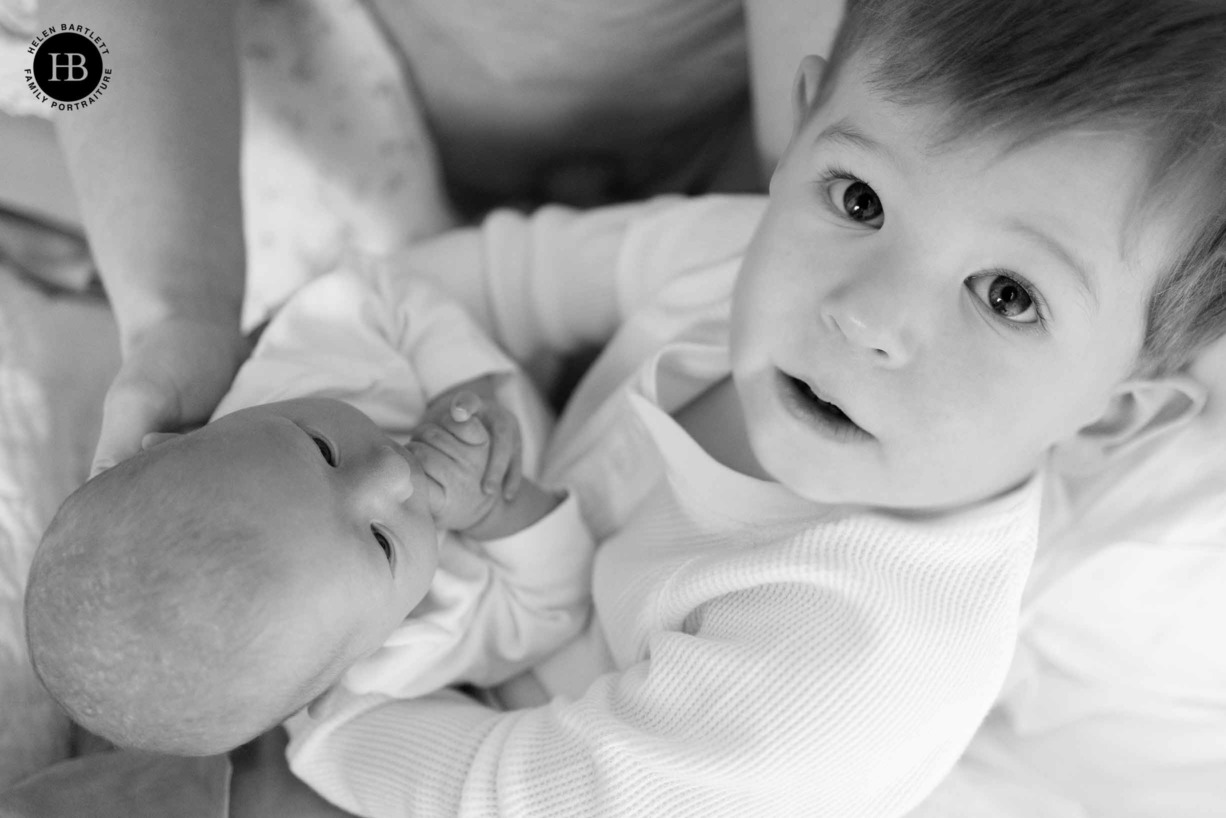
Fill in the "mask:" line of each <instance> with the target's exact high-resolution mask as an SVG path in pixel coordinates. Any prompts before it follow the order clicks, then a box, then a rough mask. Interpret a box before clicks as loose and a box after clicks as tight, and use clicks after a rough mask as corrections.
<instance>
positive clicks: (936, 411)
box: [732, 60, 1173, 509]
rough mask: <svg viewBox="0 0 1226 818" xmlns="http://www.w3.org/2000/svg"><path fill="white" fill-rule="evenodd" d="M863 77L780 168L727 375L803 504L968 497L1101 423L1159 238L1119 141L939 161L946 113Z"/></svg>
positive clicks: (959, 149) (752, 430) (938, 501)
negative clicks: (882, 91) (887, 95)
mask: <svg viewBox="0 0 1226 818" xmlns="http://www.w3.org/2000/svg"><path fill="white" fill-rule="evenodd" d="M864 76H865V70H864V68H863V67H862V66H859V65H857V64H856V62H855V61H854V60H853V61H852V62H850V63H849V64H848V65H846V66H845V68H844V70H843V71H842V72H840V75H839V79H838V80H837V83H836V87H835V88H834V89H833V92H832V93H831V95H830V97H829V98H828V99H827V100H826V102H825V103H824V104H823V106H822V107H821V108H820V109H819V110H818V111H816V112H815V113H814V114H813V115H812V116H811V117H810V118H809V120H808V121H807V122H806V123H805V125H804V126H803V127H802V128H801V129H800V130H799V131H798V133H797V135H796V137H795V138H794V139H793V142H792V144H791V146H790V148H789V150H788V153H787V155H786V156H785V157H784V159H783V161H782V162H781V164H780V166H779V168H778V169H777V171H776V173H775V176H774V179H773V180H772V183H771V200H770V205H769V207H768V209H767V213H766V216H765V218H764V220H763V222H762V224H761V225H760V227H759V229H758V232H757V233H756V235H755V237H754V240H753V242H752V244H751V246H750V249H749V252H748V254H747V256H746V259H745V263H744V267H743V269H742V272H741V275H740V278H739V279H738V283H737V288H736V292H735V295H734V300H733V317H732V321H733V327H732V357H733V377H734V380H735V383H736V387H737V393H738V395H739V397H740V401H741V405H742V409H743V411H744V414H745V417H746V424H747V428H748V430H749V435H750V440H751V443H752V446H753V449H754V453H755V455H756V456H757V458H758V460H759V462H760V463H761V465H762V466H763V467H764V468H765V470H766V471H767V472H769V473H770V474H771V475H772V476H774V477H775V478H776V479H778V480H779V481H780V482H783V483H784V484H786V485H788V486H789V487H791V488H792V489H793V490H795V491H797V492H798V493H800V494H801V495H803V496H806V497H810V498H812V499H814V500H818V501H822V502H844V503H863V504H869V505H874V506H883V507H894V508H923V509H938V508H942V507H947V506H953V505H958V504H964V503H967V502H971V501H974V500H977V499H982V498H985V497H989V496H992V495H994V494H996V493H999V492H1001V491H1003V490H1006V489H1008V488H1010V487H1012V486H1014V485H1017V484H1018V483H1019V482H1021V481H1023V480H1024V479H1025V478H1026V477H1027V476H1028V475H1029V474H1031V473H1032V472H1033V471H1034V470H1035V468H1036V467H1037V466H1038V464H1039V463H1040V462H1041V459H1042V458H1043V456H1044V453H1045V452H1047V451H1048V450H1049V449H1050V448H1051V447H1052V446H1053V444H1056V443H1057V442H1059V441H1063V440H1066V439H1068V438H1070V437H1072V436H1073V435H1074V434H1075V433H1076V432H1077V431H1078V430H1079V429H1081V428H1083V427H1085V426H1087V425H1090V424H1092V423H1094V422H1095V421H1096V420H1097V419H1098V418H1099V417H1100V416H1101V415H1102V413H1103V411H1104V409H1105V408H1106V407H1107V406H1108V404H1109V401H1110V400H1111V398H1112V397H1113V395H1114V394H1115V393H1116V390H1117V388H1118V386H1119V384H1120V383H1121V381H1123V380H1124V379H1125V378H1126V376H1127V375H1128V373H1129V372H1130V370H1131V369H1132V367H1133V366H1134V363H1135V361H1136V359H1137V354H1138V351H1139V349H1140V345H1141V341H1142V336H1143V329H1144V319H1145V315H1144V311H1145V305H1146V301H1147V297H1148V294H1149V292H1150V290H1151V288H1152V286H1153V285H1154V283H1155V280H1156V277H1157V271H1158V270H1159V269H1160V265H1161V263H1162V262H1163V261H1164V256H1163V248H1164V247H1170V246H1173V242H1172V241H1171V238H1172V235H1173V234H1172V232H1171V231H1170V230H1168V229H1167V228H1166V227H1165V226H1162V225H1158V224H1153V223H1150V224H1146V223H1142V222H1141V220H1140V219H1133V218H1132V213H1131V211H1130V207H1132V206H1133V205H1134V203H1135V197H1136V196H1137V195H1138V192H1139V190H1140V186H1141V181H1142V177H1141V172H1142V170H1143V168H1144V167H1145V162H1144V155H1143V153H1142V152H1141V150H1140V148H1139V146H1138V145H1136V144H1133V143H1132V142H1131V141H1129V140H1126V139H1124V138H1121V137H1117V136H1109V135H1089V134H1081V135H1073V134H1063V135H1057V136H1055V137H1052V138H1049V139H1046V140H1044V141H1041V142H1038V143H1036V144H1030V145H1026V146H1023V147H1020V148H1017V149H1015V150H1012V151H1006V150H1005V147H1006V145H1007V143H1006V142H1004V141H996V140H992V139H987V138H984V139H969V140H967V141H965V142H956V143H954V144H952V145H941V146H939V147H938V146H937V144H936V140H934V135H935V134H936V133H937V128H938V126H939V125H940V124H941V121H940V118H939V114H940V112H939V111H938V110H934V109H933V108H930V107H924V106H908V107H903V106H899V105H896V104H894V103H891V102H889V101H887V100H886V99H884V98H883V97H881V96H880V95H878V94H877V93H875V92H874V91H873V90H872V89H871V88H870V87H869V86H868V85H867V84H866V83H865V82H864V81H863V79H862V78H863V77H864ZM815 395H816V397H815ZM832 405H833V406H832ZM835 407H837V408H835Z"/></svg>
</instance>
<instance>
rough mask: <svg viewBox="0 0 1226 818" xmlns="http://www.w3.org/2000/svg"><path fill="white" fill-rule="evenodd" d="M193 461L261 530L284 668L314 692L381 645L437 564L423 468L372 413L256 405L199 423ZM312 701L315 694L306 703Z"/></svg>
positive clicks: (322, 403) (323, 403)
mask: <svg viewBox="0 0 1226 818" xmlns="http://www.w3.org/2000/svg"><path fill="white" fill-rule="evenodd" d="M194 436H200V437H202V438H204V439H203V440H202V441H201V442H202V443H204V442H207V443H208V444H209V445H207V446H200V447H199V448H198V451H199V452H200V454H199V455H197V457H196V458H195V459H194V460H193V465H194V466H195V467H196V468H200V469H209V470H215V471H216V472H217V473H216V474H214V475H211V476H212V477H213V478H218V477H220V478H221V479H223V480H226V481H232V483H233V486H232V488H233V489H234V491H232V492H230V493H231V494H234V493H237V494H238V495H239V496H240V497H241V498H242V500H241V505H240V508H241V509H243V513H245V514H247V515H248V516H249V519H248V520H247V522H249V523H253V524H255V525H257V526H258V527H260V528H261V529H262V535H263V536H262V537H261V538H260V547H262V548H266V549H268V550H269V551H270V552H271V553H269V554H267V555H265V557H266V559H265V560H262V564H264V565H267V566H269V570H268V574H269V575H270V576H271V577H272V578H273V579H272V580H271V585H272V587H270V588H269V589H268V604H267V605H266V606H265V607H264V610H266V611H267V620H268V621H267V622H266V623H264V624H265V625H266V626H268V627H271V628H272V629H273V633H274V634H275V635H274V636H273V639H275V640H276V641H277V642H278V645H277V648H278V650H277V654H278V655H279V656H281V657H283V658H284V661H283V664H282V666H281V668H280V670H279V672H280V673H281V674H282V675H283V676H286V677H294V678H296V679H297V680H299V681H305V680H308V679H309V680H314V681H315V682H316V683H315V684H314V685H313V686H312V687H313V692H315V693H318V692H322V686H326V684H327V683H330V682H331V681H333V680H334V679H335V678H336V677H337V676H338V675H339V673H340V672H341V671H343V670H344V668H345V667H347V666H348V665H349V664H351V663H352V662H353V661H355V660H356V659H358V658H360V657H361V656H363V655H365V654H367V653H370V652H371V651H373V650H374V649H376V648H377V647H379V646H380V645H381V644H382V643H383V641H384V640H385V639H386V638H387V636H388V635H389V634H390V633H391V632H392V631H393V630H394V629H395V628H396V626H397V625H399V624H400V622H401V621H402V620H403V619H404V618H405V616H407V615H408V613H409V612H410V611H411V610H412V609H413V608H414V607H415V606H416V605H417V604H418V602H420V601H421V599H422V598H423V597H424V596H425V594H426V591H427V590H428V589H429V587H430V582H431V579H432V577H433V575H434V572H435V569H436V567H437V565H438V542H439V540H438V532H437V531H436V528H435V525H434V520H433V518H432V516H431V514H430V509H429V492H428V489H427V485H428V483H427V481H428V478H427V477H426V474H425V472H424V471H423V470H422V468H421V466H420V465H419V464H418V463H417V462H416V460H415V459H414V458H413V456H412V455H411V454H410V453H409V452H408V451H407V450H406V449H405V448H403V447H401V446H400V445H398V444H397V443H396V442H395V441H393V440H392V439H391V438H389V437H388V436H387V435H386V434H384V433H383V432H382V431H381V430H380V429H379V428H378V427H376V426H375V425H374V423H373V422H371V420H370V419H369V418H367V417H366V415H364V414H362V413H361V412H359V411H357V410H356V409H353V408H352V407H350V406H348V405H346V404H344V403H341V402H340V401H335V400H327V399H306V400H292V401H284V402H281V403H273V404H266V405H263V406H257V407H252V408H250V409H245V410H242V411H238V412H235V413H233V414H231V415H227V416H225V417H223V418H220V419H219V420H217V421H215V422H214V423H211V424H209V425H208V426H206V427H204V428H203V429H200V430H199V431H197V432H196V433H194ZM300 704H305V701H303V702H300Z"/></svg>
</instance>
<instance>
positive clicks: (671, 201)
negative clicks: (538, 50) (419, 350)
mask: <svg viewBox="0 0 1226 818" xmlns="http://www.w3.org/2000/svg"><path fill="white" fill-rule="evenodd" d="M764 201H765V200H764V199H763V198H762V197H756V196H706V197H701V198H695V199H684V198H681V197H677V196H664V197H659V198H656V199H652V200H649V201H646V202H638V203H633V204H624V205H616V206H612V207H604V208H597V209H593V210H587V211H578V210H573V209H570V208H566V207H560V206H556V205H551V206H548V207H545V208H542V209H540V210H538V211H536V212H535V213H533V214H531V215H523V214H520V213H517V212H515V211H510V210H504V211H496V212H495V213H493V214H491V215H490V216H489V217H488V218H487V219H486V221H485V222H484V224H483V225H482V226H481V227H480V228H475V229H469V230H463V231H456V232H453V233H450V234H446V235H444V236H441V237H439V238H437V239H434V240H431V241H427V242H423V243H422V244H420V245H417V246H415V247H413V248H411V249H409V250H407V251H405V252H404V253H402V254H401V255H399V256H396V257H394V258H393V259H390V260H389V261H388V262H387V263H388V265H389V266H391V267H394V268H396V269H399V270H401V271H402V272H406V273H409V274H411V275H412V276H414V277H418V278H428V279H430V280H432V281H434V283H435V284H437V285H438V286H439V287H440V288H442V289H444V290H447V291H448V292H449V293H451V294H452V295H453V296H455V297H456V298H458V299H459V300H460V301H461V302H462V303H463V304H464V305H465V306H466V307H468V308H469V310H470V311H471V312H472V313H473V315H474V316H475V317H476V319H477V321H478V323H480V324H481V325H482V326H483V327H484V328H485V329H486V330H487V331H489V332H490V334H491V335H492V336H493V337H494V338H495V339H496V340H497V341H498V342H499V343H500V344H501V345H502V346H503V348H505V349H506V350H508V351H509V352H510V353H511V355H512V356H513V357H514V358H516V359H517V360H519V361H521V362H527V361H530V360H533V359H534V358H535V357H537V356H538V355H541V354H558V353H568V352H573V351H575V350H578V349H581V348H583V347H585V346H593V345H600V344H603V343H604V342H605V341H607V340H608V339H609V338H610V337H612V335H613V333H614V332H615V331H616V330H617V328H618V326H619V325H620V324H621V322H622V320H623V319H624V318H625V317H626V316H627V315H628V314H629V313H630V312H632V311H633V310H634V309H636V308H638V307H639V306H641V305H643V304H645V303H647V302H648V301H649V300H650V298H651V296H652V295H654V294H655V293H656V292H657V291H659V290H660V289H661V288H662V287H663V286H664V285H666V284H667V283H668V282H669V281H670V280H671V279H672V278H674V277H675V276H677V275H679V274H682V273H684V272H686V271H688V270H691V269H694V268H695V267H700V266H706V265H709V264H713V263H717V262H719V261H722V260H724V259H727V258H730V257H733V256H738V255H740V254H741V253H743V252H744V249H745V246H746V245H747V244H748V241H749V238H750V236H751V234H752V232H753V230H754V228H755V227H756V225H757V222H758V220H759V218H760V217H761V214H762V210H763V207H764Z"/></svg>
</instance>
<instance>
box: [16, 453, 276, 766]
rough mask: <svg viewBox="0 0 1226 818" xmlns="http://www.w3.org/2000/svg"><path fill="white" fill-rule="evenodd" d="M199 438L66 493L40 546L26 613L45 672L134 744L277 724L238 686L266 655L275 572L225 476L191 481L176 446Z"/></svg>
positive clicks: (99, 729) (86, 723)
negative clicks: (266, 617)
mask: <svg viewBox="0 0 1226 818" xmlns="http://www.w3.org/2000/svg"><path fill="white" fill-rule="evenodd" d="M190 445H191V444H190V442H187V441H177V442H175V443H172V444H163V445H162V446H158V447H156V448H154V449H152V450H150V451H148V452H144V453H142V454H140V455H138V456H137V457H134V458H132V459H130V460H128V461H125V462H124V463H121V464H120V465H118V466H116V467H114V468H112V469H110V470H109V471H106V472H104V473H103V474H101V475H99V476H98V477H96V478H94V479H93V480H90V481H89V482H88V483H86V484H85V485H84V486H82V487H81V488H80V489H78V490H77V491H76V492H74V493H73V494H72V496H70V497H69V498H68V500H67V501H65V503H64V504H63V506H61V508H60V510H59V511H58V512H57V513H56V515H55V517H54V519H53V520H52V522H51V525H50V526H49V528H48V529H47V532H46V534H45V535H44V537H43V540H42V543H41V544H40V546H39V549H38V551H37V553H36V555H35V558H34V562H33V565H32V567H31V570H30V579H29V584H28V587H27V592H26V606H25V615H26V632H27V638H28V642H29V648H30V657H31V660H32V662H33V665H34V668H35V671H36V672H37V674H38V676H39V678H40V679H41V680H42V682H43V684H44V686H45V687H46V688H47V690H48V691H49V692H50V693H51V695H52V696H53V697H54V698H55V699H56V700H57V701H58V702H59V703H60V704H61V705H62V706H63V707H64V709H65V710H67V711H68V713H69V715H70V716H72V717H73V719H75V720H76V721H77V722H79V723H80V724H81V725H82V726H83V727H85V728H86V729H88V730H90V731H91V732H94V733H96V734H98V735H100V736H102V737H103V738H106V739H109V740H111V741H113V742H115V743H116V744H119V745H121V746H124V747H133V748H138V749H145V750H153V751H157V752H167V753H176V754H183V755H205V754H211V753H216V752H222V751H225V750H228V749H230V748H232V747H233V746H236V745H237V744H240V743H242V742H243V741H245V740H247V739H248V738H250V737H252V736H254V735H256V734H258V733H259V732H261V731H263V730H264V729H267V728H270V727H272V726H273V725H274V724H275V721H276V720H275V719H267V720H261V721H259V722H258V723H255V722H253V721H252V714H253V713H259V712H262V707H263V706H264V705H265V702H263V701H262V697H263V694H262V692H261V691H259V690H255V691H246V690H243V694H244V695H243V700H235V698H234V695H233V691H234V690H235V689H240V690H242V688H238V685H237V684H233V685H232V684H228V682H230V681H234V680H238V679H244V678H249V677H250V676H251V671H252V670H253V665H252V661H253V657H254V656H256V655H258V654H259V652H260V651H259V650H258V648H259V647H260V636H261V632H260V625H259V623H260V622H261V620H262V615H263V614H264V611H263V610H262V608H261V605H262V603H261V600H264V599H265V598H266V591H262V590H261V588H262V586H263V585H264V583H265V582H267V580H268V573H269V571H268V570H267V569H268V566H263V565H261V562H260V559H259V557H258V554H259V552H260V551H261V549H260V548H258V547H253V543H254V541H256V540H258V538H259V532H257V531H256V530H255V529H254V528H253V527H251V526H250V525H249V524H248V523H246V522H245V518H244V515H243V514H241V513H238V509H236V508H235V507H234V506H235V503H234V502H233V498H231V497H228V496H226V495H227V492H226V491H225V490H224V487H222V486H218V485H210V484H209V482H208V481H196V480H193V476H194V474H193V471H192V470H191V468H190V465H191V464H190V457H188V458H186V459H184V458H181V457H179V456H178V455H182V454H185V453H189V452H190ZM185 460H186V461H188V462H184V461H185ZM262 659H263V661H265V662H267V661H268V656H267V655H265V656H263V657H262ZM274 661H275V660H274ZM270 692H271V691H270ZM278 715H279V716H285V715H288V714H287V713H281V714H278ZM265 721H266V722H267V723H265Z"/></svg>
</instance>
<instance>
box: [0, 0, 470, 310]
mask: <svg viewBox="0 0 1226 818" xmlns="http://www.w3.org/2000/svg"><path fill="white" fill-rule="evenodd" d="M238 28H239V32H240V49H241V55H242V57H241V59H242V73H243V85H244V100H243V121H244V144H243V200H244V227H245V230H246V235H247V250H248V270H249V275H248V284H247V303H246V308H245V311H244V324H245V325H246V326H248V327H251V326H254V325H255V324H258V323H259V322H260V321H262V320H263V319H264V318H265V317H266V316H267V315H268V313H269V312H270V311H271V310H272V309H273V308H275V307H276V306H277V305H278V304H280V303H281V302H282V301H284V300H285V298H286V297H287V296H288V295H289V294H290V293H291V292H292V291H293V290H294V289H296V288H297V287H298V286H300V285H301V284H302V283H303V282H305V281H307V280H309V279H311V278H313V277H315V276H316V275H318V274H319V273H322V272H325V271H327V270H329V269H331V268H333V267H335V266H336V264H337V263H338V262H339V261H340V260H341V259H342V258H343V257H344V256H345V255H346V254H348V253H352V252H355V251H361V252H370V253H386V252H389V251H392V250H395V249H396V248H398V247H400V246H401V245H403V244H404V243H406V242H408V241H409V240H411V239H414V238H419V237H422V236H425V235H428V234H431V233H434V232H437V231H439V230H441V229H443V228H444V227H447V226H449V225H451V224H452V223H453V222H454V219H453V217H452V216H451V211H450V208H449V207H448V205H447V204H446V200H445V197H444V195H443V193H442V185H441V182H440V177H439V174H438V171H437V169H436V167H437V163H436V161H435V152H434V148H433V146H432V145H431V142H430V138H429V136H428V135H427V132H426V128H425V125H424V120H423V118H422V116H421V114H420V112H419V107H418V105H417V104H416V98H415V96H414V94H413V93H412V90H411V88H412V83H411V81H410V80H409V79H408V77H407V75H406V73H405V71H404V64H403V61H402V60H401V59H400V58H399V56H398V52H396V51H395V50H394V49H393V48H392V47H390V46H389V44H388V42H387V41H386V40H385V39H384V36H383V33H382V31H381V29H380V27H379V25H378V24H377V22H376V20H375V18H374V16H373V15H372V14H371V13H370V10H369V8H368V7H367V6H366V4H365V3H363V2H360V0H250V1H249V2H246V3H244V4H243V6H242V7H241V9H240V12H239V19H238ZM35 29H36V25H35V15H34V0H0V110H3V111H5V112H6V113H10V114H18V115H39V116H45V115H48V114H49V113H50V112H49V111H46V110H45V109H43V108H41V107H39V106H37V105H31V104H30V102H32V101H33V97H32V95H31V94H30V93H29V91H28V90H27V89H26V88H25V85H24V84H23V83H20V82H19V81H17V80H20V78H21V70H20V68H21V66H22V65H23V64H24V63H23V60H25V59H27V58H28V56H27V55H26V53H25V48H26V46H27V45H28V41H29V37H30V36H31V34H32V33H33V31H34V30H35ZM10 64H11V65H10ZM6 66H9V67H12V66H16V68H15V69H14V70H12V71H5V70H4V68H5V67H6ZM14 77H16V78H17V80H13V78H14ZM63 115H70V114H63Z"/></svg>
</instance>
